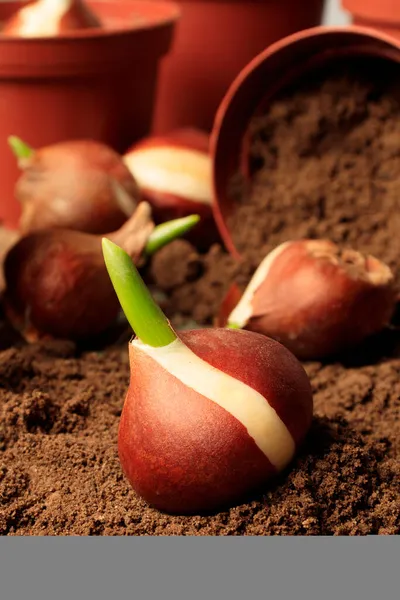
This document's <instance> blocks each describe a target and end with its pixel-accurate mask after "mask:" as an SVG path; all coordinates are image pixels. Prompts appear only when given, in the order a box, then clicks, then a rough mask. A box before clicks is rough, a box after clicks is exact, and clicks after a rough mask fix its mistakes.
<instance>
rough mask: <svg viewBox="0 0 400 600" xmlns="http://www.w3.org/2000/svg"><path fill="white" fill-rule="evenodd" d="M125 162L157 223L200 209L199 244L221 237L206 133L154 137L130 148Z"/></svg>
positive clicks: (184, 131) (182, 132) (181, 132)
mask: <svg viewBox="0 0 400 600" xmlns="http://www.w3.org/2000/svg"><path fill="white" fill-rule="evenodd" d="M124 161H125V164H126V165H127V167H128V168H129V170H130V172H131V173H132V175H133V177H134V179H135V181H137V183H138V186H139V188H140V191H141V195H142V198H143V199H144V200H146V201H147V202H149V203H150V204H151V206H152V207H153V214H154V218H155V220H156V222H158V221H165V220H167V219H174V218H177V217H182V216H185V215H188V214H191V213H193V212H196V213H197V214H199V215H200V216H201V220H202V227H201V229H200V228H199V229H197V230H196V232H195V233H196V234H198V239H197V240H196V243H197V242H199V241H200V244H199V245H200V246H205V245H207V243H210V242H211V241H215V240H216V239H217V234H216V228H215V224H214V220H213V216H212V201H213V189H212V160H211V156H210V153H209V136H208V135H207V134H206V133H204V132H203V131H200V130H197V129H180V130H176V131H173V132H171V133H169V134H168V135H164V136H150V137H148V138H145V139H143V140H141V141H140V142H138V143H137V144H135V145H134V146H133V147H132V148H130V150H128V152H127V153H126V154H125V156H124ZM200 238H202V240H201V239H200ZM201 242H203V243H201Z"/></svg>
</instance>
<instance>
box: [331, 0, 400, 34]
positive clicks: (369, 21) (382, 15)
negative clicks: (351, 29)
mask: <svg viewBox="0 0 400 600" xmlns="http://www.w3.org/2000/svg"><path fill="white" fill-rule="evenodd" d="M342 6H343V8H344V9H345V10H348V11H349V12H350V13H351V14H352V18H353V23H354V24H355V25H362V26H364V27H373V28H374V29H378V30H379V31H381V32H382V33H386V34H388V35H393V36H394V37H396V38H398V39H400V2H399V0H342Z"/></svg>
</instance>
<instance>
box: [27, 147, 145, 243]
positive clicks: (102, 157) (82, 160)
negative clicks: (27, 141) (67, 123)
mask: <svg viewBox="0 0 400 600" xmlns="http://www.w3.org/2000/svg"><path fill="white" fill-rule="evenodd" d="M20 167H21V168H22V170H23V172H22V174H21V176H20V178H19V180H18V182H17V184H16V188H15V194H16V197H17V199H18V200H19V201H20V203H21V205H22V215H21V219H20V230H21V232H22V233H28V232H32V231H38V230H41V229H47V228H65V229H73V230H75V231H83V232H85V233H97V234H104V233H107V232H109V231H112V230H116V229H118V228H119V227H121V225H122V224H123V223H124V222H125V221H126V220H127V219H128V218H129V216H130V215H131V214H132V213H133V211H134V209H135V208H136V206H137V202H138V198H139V192H138V187H137V184H136V182H135V180H134V178H133V177H132V175H131V173H130V171H129V169H128V168H127V167H126V166H125V164H124V162H123V160H122V158H121V157H120V156H119V154H117V153H116V152H114V150H112V149H111V148H109V147H108V146H106V145H104V144H101V143H99V142H94V141H91V140H77V141H68V142H61V143H58V144H54V145H51V146H46V147H44V148H41V149H39V150H36V151H35V152H34V153H33V154H32V156H30V157H29V158H24V159H21V160H20Z"/></svg>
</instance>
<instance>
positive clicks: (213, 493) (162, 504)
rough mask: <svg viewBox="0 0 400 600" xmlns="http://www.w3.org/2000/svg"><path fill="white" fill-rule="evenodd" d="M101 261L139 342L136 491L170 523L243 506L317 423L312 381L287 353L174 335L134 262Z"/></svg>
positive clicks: (221, 336) (123, 431)
mask: <svg viewBox="0 0 400 600" xmlns="http://www.w3.org/2000/svg"><path fill="white" fill-rule="evenodd" d="M103 254H104V258H105V262H106V265H107V269H108V272H109V275H110V278H111V280H112V282H113V285H114V288H115V290H116V292H117V295H118V297H119V300H120V302H121V306H122V308H123V310H124V312H125V315H126V317H127V319H128V321H129V322H130V323H131V325H132V327H133V329H134V331H135V333H136V337H135V338H134V339H133V340H132V341H131V342H130V344H129V358H130V367H131V379H130V385H129V389H128V392H127V395H126V398H125V403H124V407H123V411H122V415H121V420H120V425H119V432H118V451H119V457H120V461H121V465H122V468H123V471H124V473H125V475H126V477H127V479H128V480H129V482H130V483H131V485H132V487H133V488H134V490H135V491H136V492H137V493H138V494H139V495H140V496H142V497H143V498H144V499H145V500H146V501H147V502H148V503H149V504H150V505H152V506H154V507H156V508H158V509H159V510H162V511H166V512H169V513H180V514H193V513H198V512H208V511H210V510H215V509H217V508H220V507H223V506H225V505H228V504H232V503H234V502H237V501H240V499H242V498H243V496H244V495H247V494H248V493H250V492H251V491H252V490H255V489H258V488H260V487H261V486H263V485H265V484H266V482H267V481H268V480H269V479H270V478H271V477H273V476H274V475H276V474H277V473H278V472H280V471H281V470H282V469H284V468H285V467H286V466H287V465H288V464H289V463H290V461H291V460H292V458H293V456H294V455H295V453H296V451H297V449H298V447H299V445H300V444H301V442H302V441H303V439H304V437H305V435H306V433H307V431H308V429H309V427H310V424H311V420H312V411H313V400H312V393H311V387H310V383H309V380H308V377H307V375H306V373H305V371H304V370H303V368H302V366H301V365H300V363H299V362H298V361H297V359H296V358H295V357H294V356H293V355H292V354H291V353H290V352H289V351H288V350H287V349H286V348H284V347H283V346H282V345H281V344H279V343H277V342H275V341H273V340H271V339H268V338H266V337H264V336H262V335H258V334H255V333H251V332H247V331H230V330H228V329H202V330H193V331H187V332H183V333H181V334H180V335H179V336H178V334H177V333H176V332H175V331H174V330H173V329H172V327H171V325H170V323H169V322H168V321H167V319H166V317H165V316H164V315H163V313H162V311H161V309H160V308H159V307H158V306H157V305H156V304H155V303H154V301H153V299H152V298H151V296H150V293H149V291H148V289H147V288H146V287H145V285H144V283H143V281H142V280H141V278H140V276H139V274H138V272H137V270H136V268H135V266H134V265H133V263H132V261H131V260H130V258H129V256H128V255H127V254H126V253H125V252H124V251H123V250H122V249H121V248H119V247H118V246H116V245H115V244H113V243H112V242H110V241H109V240H106V239H104V240H103Z"/></svg>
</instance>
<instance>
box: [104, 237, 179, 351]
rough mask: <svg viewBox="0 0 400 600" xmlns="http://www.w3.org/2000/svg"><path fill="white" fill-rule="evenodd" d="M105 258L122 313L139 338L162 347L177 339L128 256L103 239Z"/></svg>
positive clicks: (148, 343) (149, 344) (154, 345)
mask: <svg viewBox="0 0 400 600" xmlns="http://www.w3.org/2000/svg"><path fill="white" fill-rule="evenodd" d="M102 246H103V256H104V262H105V264H106V267H107V271H108V274H109V276H110V279H111V282H112V284H113V287H114V290H115V292H116V294H117V296H118V300H119V302H120V304H121V307H122V310H123V311H124V313H125V316H126V318H127V320H128V323H129V324H130V326H131V327H132V329H133V331H134V332H135V334H136V336H137V337H138V338H139V339H140V340H141V341H142V342H143V343H144V344H147V345H148V346H153V347H157V348H158V347H161V346H167V345H168V344H171V343H172V342H173V341H174V340H176V339H177V335H176V333H175V331H174V330H173V329H172V327H171V325H170V323H169V321H168V319H167V317H166V316H165V315H164V313H163V312H162V310H161V308H160V307H159V306H158V304H157V303H156V302H155V301H154V300H153V298H152V296H151V294H150V292H149V290H148V288H147V287H146V284H145V283H144V281H143V279H142V278H141V276H140V275H139V271H138V270H137V268H136V267H135V265H134V264H133V261H132V259H131V258H130V256H129V254H127V253H126V252H125V250H123V249H122V248H120V247H119V246H117V245H116V244H114V243H113V242H111V241H110V240H108V239H107V238H103V240H102Z"/></svg>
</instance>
